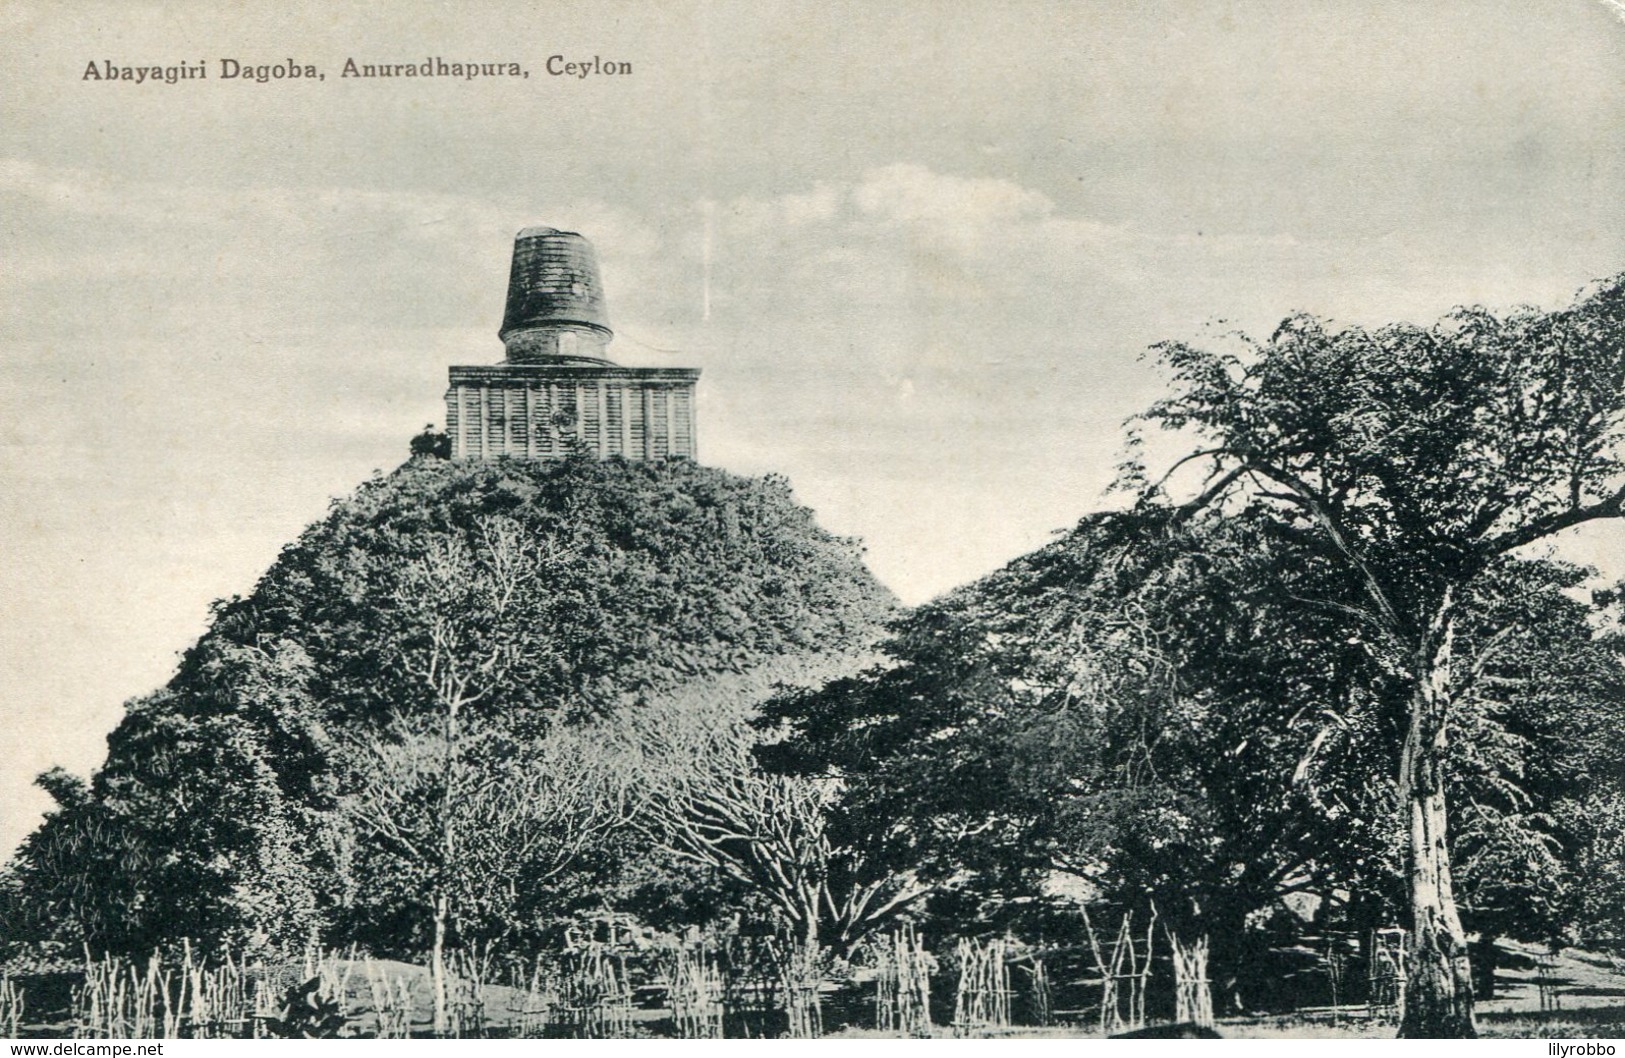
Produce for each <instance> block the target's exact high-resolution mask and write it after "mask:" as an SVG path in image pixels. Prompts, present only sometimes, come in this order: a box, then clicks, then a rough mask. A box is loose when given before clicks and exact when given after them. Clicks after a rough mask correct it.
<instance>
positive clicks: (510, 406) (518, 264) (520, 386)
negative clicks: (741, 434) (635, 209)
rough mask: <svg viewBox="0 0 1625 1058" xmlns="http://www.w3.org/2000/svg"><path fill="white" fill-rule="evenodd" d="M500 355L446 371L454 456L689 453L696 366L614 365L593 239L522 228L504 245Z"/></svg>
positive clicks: (658, 455) (448, 429) (660, 455)
mask: <svg viewBox="0 0 1625 1058" xmlns="http://www.w3.org/2000/svg"><path fill="white" fill-rule="evenodd" d="M498 336H499V337H500V338H501V339H502V343H503V345H504V346H505V348H506V350H507V356H506V358H505V360H504V361H503V362H502V363H500V364H496V365H493V366H488V367H453V368H452V369H451V388H450V389H448V390H447V391H446V432H447V433H448V434H450V435H451V454H452V458H454V459H495V458H496V457H498V456H517V457H521V458H528V459H561V458H563V457H565V456H567V455H569V454H571V453H572V452H584V453H586V454H590V455H593V456H596V457H597V458H599V459H607V458H609V457H610V456H622V457H624V458H627V459H663V458H665V457H667V456H685V457H687V458H690V459H692V458H694V453H695V445H694V383H695V381H696V380H697V379H698V378H699V377H700V372H699V369H698V368H636V367H619V366H617V365H616V364H614V363H613V362H611V361H610V359H609V357H608V355H607V353H606V351H605V350H606V347H607V346H608V345H609V342H610V339H611V338H613V337H614V332H612V331H611V330H610V328H609V314H608V313H607V312H606V311H605V308H604V286H603V281H602V280H601V279H599V277H598V260H597V258H596V256H595V255H594V254H593V249H592V244H591V243H589V242H588V241H587V240H586V239H584V238H582V237H581V236H580V235H578V234H576V233H575V232H573V231H559V230H557V229H555V228H526V229H525V230H524V231H521V232H520V233H519V236H518V237H517V238H516V239H515V240H514V244H513V270H512V272H511V273H510V275H509V278H508V305H507V309H506V311H505V312H504V313H503V317H502V330H501V331H499V332H498Z"/></svg>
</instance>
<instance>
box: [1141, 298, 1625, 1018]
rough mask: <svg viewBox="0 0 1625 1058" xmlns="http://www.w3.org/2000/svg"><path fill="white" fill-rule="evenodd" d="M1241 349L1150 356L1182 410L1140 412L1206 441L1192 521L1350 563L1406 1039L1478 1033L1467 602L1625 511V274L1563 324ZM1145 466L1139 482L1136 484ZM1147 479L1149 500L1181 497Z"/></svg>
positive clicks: (1402, 329)
mask: <svg viewBox="0 0 1625 1058" xmlns="http://www.w3.org/2000/svg"><path fill="white" fill-rule="evenodd" d="M1246 344H1247V346H1248V349H1247V352H1246V355H1244V356H1240V357H1238V356H1235V355H1230V354H1225V353H1218V352H1212V351H1208V350H1203V349H1198V348H1195V347H1193V346H1191V345H1188V344H1185V343H1180V342H1169V343H1164V344H1162V345H1160V346H1158V347H1157V349H1158V351H1159V353H1160V356H1161V359H1162V361H1163V363H1164V364H1165V365H1167V366H1168V367H1169V368H1170V369H1171V370H1172V374H1173V386H1174V390H1175V392H1174V394H1173V395H1172V396H1170V397H1168V398H1166V399H1164V400H1162V401H1159V402H1158V403H1157V404H1155V405H1154V406H1153V407H1152V408H1151V409H1150V410H1149V411H1148V412H1147V413H1146V416H1145V418H1146V419H1147V420H1149V421H1150V422H1153V423H1156V424H1158V425H1160V426H1162V427H1164V428H1168V429H1173V430H1184V431H1188V432H1189V433H1191V434H1193V435H1194V436H1195V438H1196V443H1197V444H1198V446H1199V447H1197V448H1196V450H1195V451H1193V452H1192V453H1191V454H1190V455H1188V456H1186V457H1185V458H1184V459H1182V460H1180V461H1179V462H1178V463H1176V464H1175V465H1174V468H1173V469H1171V470H1170V471H1169V474H1170V475H1172V474H1173V473H1174V472H1175V471H1177V470H1178V469H1180V468H1181V467H1184V466H1186V465H1191V464H1198V465H1204V466H1205V467H1206V475H1205V478H1204V480H1203V482H1202V484H1201V486H1200V491H1199V493H1198V494H1197V495H1196V496H1194V497H1193V498H1191V499H1188V500H1186V501H1184V502H1183V503H1181V504H1179V505H1177V506H1176V507H1175V508H1174V511H1173V516H1174V517H1175V518H1187V517H1190V516H1192V515H1193V514H1195V513H1196V512H1198V511H1200V510H1203V509H1205V508H1208V507H1210V506H1213V505H1216V504H1220V503H1223V502H1226V501H1227V500H1233V502H1235V503H1238V504H1243V505H1246V506H1248V507H1250V508H1251V509H1253V510H1257V511H1260V512H1265V513H1267V514H1268V515H1270V516H1271V517H1273V518H1274V519H1275V520H1276V522H1277V523H1278V524H1279V526H1280V528H1281V531H1282V533H1283V534H1285V535H1286V536H1288V537H1289V538H1291V539H1292V540H1294V541H1295V543H1296V544H1297V545H1298V546H1299V547H1301V549H1302V550H1303V552H1304V553H1305V554H1306V555H1311V556H1316V557H1318V558H1320V559H1323V560H1326V561H1329V562H1332V563H1334V564H1336V565H1338V566H1339V567H1341V568H1342V569H1344V570H1345V571H1346V572H1347V573H1348V575H1349V576H1350V577H1351V578H1352V579H1353V581H1354V582H1355V583H1356V584H1357V585H1358V595H1357V596H1353V597H1350V596H1344V597H1340V598H1326V599H1322V600H1319V601H1320V603H1321V604H1322V606H1323V607H1324V608H1326V609H1328V610H1331V611H1335V612H1337V613H1340V614H1342V615H1344V616H1345V617H1347V618H1349V619H1350V620H1351V621H1352V622H1354V626H1355V627H1356V628H1357V629H1358V633H1357V634H1358V637H1359V641H1360V643H1361V645H1362V647H1363V648H1364V649H1366V650H1367V651H1368V652H1369V653H1370V655H1371V657H1372V659H1373V660H1374V661H1375V662H1376V663H1378V664H1379V665H1380V666H1381V667H1382V668H1383V669H1384V670H1386V671H1388V672H1390V673H1391V674H1393V676H1394V677H1395V678H1397V679H1398V680H1399V681H1400V682H1401V684H1402V685H1403V687H1404V689H1405V693H1404V696H1403V711H1404V715H1403V718H1402V724H1403V730H1404V731H1405V736H1404V741H1403V745H1402V748H1401V751H1400V754H1399V759H1398V761H1397V765H1398V766H1397V776H1398V782H1399V793H1400V799H1401V804H1402V806H1403V807H1402V811H1403V813H1404V820H1405V825H1406V829H1407V834H1408V837H1407V853H1406V881H1407V886H1408V899H1409V905H1410V916H1411V950H1410V955H1409V960H1410V967H1409V975H1408V979H1407V986H1406V1003H1405V1018H1404V1022H1403V1024H1402V1025H1401V1029H1400V1031H1401V1034H1402V1035H1404V1036H1472V1035H1475V1029H1474V1025H1473V1017H1472V982H1471V975H1470V972H1469V966H1468V959H1467V950H1466V945H1465V937H1464V933H1463V929H1462V924H1461V919H1460V916H1459V914H1458V911H1457V906H1456V900H1455V887H1454V881H1453V877H1452V869H1451V861H1450V855H1449V834H1448V822H1447V819H1448V817H1447V793H1448V790H1447V754H1446V748H1447V732H1448V731H1449V724H1450V719H1451V706H1452V702H1453V699H1454V698H1455V695H1456V691H1457V685H1458V681H1459V679H1460V678H1461V676H1462V674H1463V672H1464V671H1467V667H1466V666H1464V665H1463V664H1462V663H1461V659H1459V658H1457V656H1456V654H1455V647H1456V643H1457V633H1458V621H1459V618H1460V616H1461V613H1462V607H1463V604H1464V599H1465V597H1466V596H1467V595H1468V593H1469V592H1470V590H1471V589H1472V587H1473V586H1474V584H1475V582H1477V580H1478V579H1479V578H1480V577H1482V576H1484V575H1485V573H1486V572H1487V571H1488V570H1490V569H1491V568H1492V567H1494V566H1495V565H1496V563H1498V562H1499V561H1501V560H1502V559H1503V558H1504V557H1505V556H1508V555H1511V554H1513V553H1514V552H1517V551H1518V550H1519V549H1520V548H1523V547H1525V546H1527V545H1529V544H1532V543H1534V542H1536V541H1538V540H1541V539H1544V538H1546V537H1549V536H1551V535H1552V534H1554V533H1557V532H1560V531H1562V530H1564V529H1567V528H1570V527H1572V526H1575V525H1579V524H1581V523H1583V522H1587V521H1592V520H1595V519H1599V518H1617V517H1619V516H1620V515H1621V514H1622V506H1625V464H1622V463H1621V459H1620V446H1621V441H1622V435H1625V278H1620V279H1615V280H1613V281H1611V282H1609V283H1607V284H1605V285H1602V286H1601V287H1599V288H1598V289H1597V290H1595V291H1594V292H1592V293H1591V294H1590V296H1588V297H1585V298H1583V299H1581V300H1579V301H1577V302H1576V303H1575V304H1574V305H1573V306H1572V307H1570V308H1568V309H1564V310H1560V311H1557V312H1553V313H1541V312H1537V311H1534V310H1519V311H1516V312H1513V313H1511V314H1509V315H1507V316H1505V317H1497V316H1495V315H1493V314H1491V313H1489V312H1487V311H1485V310H1483V309H1460V310H1457V311H1456V312H1455V313H1453V314H1451V315H1450V316H1447V317H1446V318H1445V319H1443V320H1441V321H1440V322H1439V323H1438V324H1437V325H1435V326H1433V327H1431V328H1420V327H1415V326H1409V325H1394V326H1389V327H1385V328H1382V329H1380V330H1376V331H1367V330H1364V329H1360V328H1346V329H1343V330H1334V329H1332V328H1330V327H1328V326H1327V325H1326V324H1324V323H1322V322H1321V321H1318V320H1316V319H1314V318H1311V317H1308V316H1295V317H1292V318H1290V319H1288V320H1286V321H1285V322H1284V323H1282V324H1281V326H1280V327H1279V328H1278V329H1277V330H1276V332H1275V333H1274V334H1273V335H1272V336H1271V338H1270V339H1269V340H1268V341H1267V342H1263V343H1252V342H1248V343H1246ZM1135 473H1137V470H1134V469H1132V468H1131V476H1133V475H1134V474H1135ZM1169 480H1170V479H1169V477H1168V476H1165V477H1164V478H1163V479H1162V480H1161V481H1159V482H1155V483H1152V482H1149V481H1146V480H1145V479H1144V478H1143V477H1142V478H1140V483H1141V487H1142V490H1143V491H1142V497H1141V498H1142V504H1143V505H1144V506H1146V507H1147V508H1149V507H1153V506H1157V505H1160V504H1161V503H1162V502H1163V500H1164V497H1165V496H1166V492H1165V487H1166V485H1167V482H1168V481H1169Z"/></svg>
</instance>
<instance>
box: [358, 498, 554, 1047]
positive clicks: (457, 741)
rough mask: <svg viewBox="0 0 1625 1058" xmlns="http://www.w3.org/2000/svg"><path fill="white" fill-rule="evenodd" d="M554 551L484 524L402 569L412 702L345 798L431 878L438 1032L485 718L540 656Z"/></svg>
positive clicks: (373, 745) (398, 634) (369, 827)
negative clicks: (541, 585)
mask: <svg viewBox="0 0 1625 1058" xmlns="http://www.w3.org/2000/svg"><path fill="white" fill-rule="evenodd" d="M545 568H546V561H545V557H544V556H539V555H538V554H537V553H536V548H535V544H534V542H533V541H532V540H530V539H529V538H527V537H526V535H525V534H524V531H523V530H522V529H521V528H520V527H519V526H518V525H517V524H515V523H514V522H512V521H511V520H508V519H503V518H489V519H485V520H482V521H481V522H480V523H479V524H478V527H477V534H476V543H475V544H474V545H470V544H467V543H465V542H464V541H463V540H462V539H461V538H460V537H455V536H447V537H441V538H439V539H435V540H432V541H431V542H430V546H429V547H428V549H427V551H426V552H425V554H424V555H423V556H422V557H420V558H418V559H416V560H414V561H413V562H411V563H410V564H409V565H408V566H407V567H406V569H405V570H404V571H403V573H402V575H401V578H400V581H399V584H398V586H397V589H396V593H395V598H394V600H393V601H394V606H393V607H392V609H391V611H390V612H388V613H387V614H386V615H385V618H384V619H385V621H386V622H387V623H388V624H391V625H393V626H394V627H393V628H392V629H391V633H392V634H388V635H386V636H385V637H383V638H382V640H381V641H382V642H383V643H384V644H385V645H386V648H387V649H386V655H385V657H384V658H383V659H382V660H383V663H384V665H385V666H386V667H387V668H389V669H393V670H395V671H396V674H397V675H398V677H400V678H401V680H402V687H403V689H405V690H406V691H407V692H408V693H409V694H410V697H411V700H409V701H405V702H402V703H399V704H400V706H402V707H403V708H399V709H398V710H397V712H396V713H395V715H394V716H393V717H392V718H391V723H389V724H388V725H386V727H385V728H384V731H383V733H382V735H380V736H379V737H378V738H377V739H376V740H373V741H367V742H365V743H364V744H365V746H366V749H367V750H368V751H369V752H367V753H365V754H363V759H362V760H361V761H360V762H359V764H360V767H359V768H358V769H357V770H358V774H359V775H360V776H361V777H362V780H363V781H362V785H361V788H360V789H359V791H358V792H357V793H356V795H355V796H353V797H351V798H349V799H348V800H347V801H346V802H345V804H346V807H347V809H348V811H349V815H350V818H351V819H352V820H353V822H354V824H355V825H356V827H357V830H358V831H359V832H360V833H362V834H363V835H365V836H367V837H368V838H369V839H371V840H374V841H376V842H378V843H380V844H382V845H384V846H386V847H388V848H389V849H390V850H391V851H392V852H393V853H394V854H395V855H397V856H399V857H401V858H403V859H405V860H406V861H407V862H408V863H410V864H412V865H413V867H414V869H415V870H416V871H417V872H418V873H420V875H421V877H422V884H423V888H424V891H425V892H426V893H427V896H428V902H429V915H430V919H431V936H432V939H431V942H430V964H429V967H430V976H431V979H432V981H433V988H434V1028H435V1031H436V1032H437V1033H443V1032H445V1031H446V1028H447V1024H448V1023H447V1013H446V945H447V931H448V928H449V927H450V926H451V925H452V924H453V923H454V922H455V920H456V916H457V913H458V908H457V906H456V901H457V899H458V898H459V897H460V896H461V895H463V894H464V893H466V892H467V891H468V888H469V887H468V885H467V884H466V883H465V877H464V876H465V874H466V870H467V866H468V860H469V856H468V853H467V849H466V848H465V846H466V845H467V843H468V841H469V830H470V827H471V825H472V823H473V821H474V820H475V819H477V818H478V814H477V813H476V812H473V811H471V806H472V805H474V804H477V803H478V802H479V801H480V799H481V789H482V787H484V786H485V785H486V784H487V783H488V782H489V781H490V776H488V775H485V776H482V775H481V769H479V768H477V767H475V766H474V762H473V760H472V758H473V756H474V754H473V752H472V751H473V749H474V748H475V744H476V743H477V742H478V741H479V740H480V739H479V736H480V734H481V730H480V729H481V727H482V724H481V721H482V719H483V718H484V716H486V715H489V714H490V713H491V712H492V711H493V710H494V709H496V707H498V706H500V705H501V704H502V697H503V694H504V692H505V691H506V690H507V689H508V688H510V687H511V686H513V685H516V684H522V683H523V682H524V680H523V676H524V674H525V671H526V669H527V668H534V667H537V665H538V660H539V659H537V658H536V657H534V656H533V651H532V649H531V648H530V645H529V644H528V643H527V641H526V638H525V632H526V629H527V626H529V625H530V624H531V623H532V622H536V621H544V620H545V619H546V616H547V615H546V613H545V610H544V609H543V607H542V604H541V601H540V595H539V593H538V592H536V591H535V590H534V588H535V584H534V582H535V581H536V580H537V579H538V577H539V576H542V575H543V574H544V572H545Z"/></svg>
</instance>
